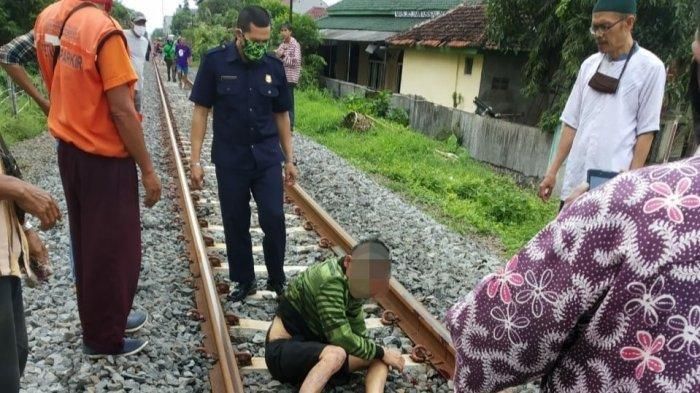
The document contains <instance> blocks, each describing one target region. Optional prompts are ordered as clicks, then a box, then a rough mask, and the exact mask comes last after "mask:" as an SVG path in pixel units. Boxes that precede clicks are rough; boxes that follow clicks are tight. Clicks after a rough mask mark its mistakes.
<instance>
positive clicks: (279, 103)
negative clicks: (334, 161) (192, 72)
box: [190, 44, 291, 170]
mask: <svg viewBox="0 0 700 393" xmlns="http://www.w3.org/2000/svg"><path fill="white" fill-rule="evenodd" d="M190 101H192V102H194V103H195V104H197V105H200V106H203V107H206V108H212V107H213V108H214V141H213V143H212V152H211V154H212V161H213V162H214V164H215V165H221V166H225V167H228V168H231V169H240V170H257V169H265V168H268V167H270V166H272V165H274V164H279V163H280V162H281V161H282V160H284V156H283V154H282V150H281V148H280V144H279V136H278V135H279V134H278V132H277V125H276V124H275V120H274V117H273V113H281V112H288V111H289V109H290V108H291V96H290V93H289V88H288V86H287V77H286V76H285V74H284V66H283V65H282V62H281V61H280V60H279V59H277V58H275V57H273V56H270V55H266V56H265V57H264V58H263V59H262V60H261V61H260V62H258V63H251V62H246V61H244V60H243V59H242V58H241V55H240V54H239V53H238V48H237V47H236V45H235V44H227V45H222V46H220V47H218V48H215V49H212V50H211V51H209V53H207V54H206V55H205V56H204V59H203V61H202V65H201V67H200V68H199V71H198V72H197V78H196V79H195V82H194V87H193V88H192V94H191V95H190Z"/></svg>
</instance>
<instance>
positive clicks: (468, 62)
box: [464, 57, 474, 75]
mask: <svg viewBox="0 0 700 393" xmlns="http://www.w3.org/2000/svg"><path fill="white" fill-rule="evenodd" d="M473 68H474V58H473V57H467V58H466V59H465V60H464V75H471V74H472V70H473Z"/></svg>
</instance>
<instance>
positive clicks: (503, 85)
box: [491, 77, 510, 90]
mask: <svg viewBox="0 0 700 393" xmlns="http://www.w3.org/2000/svg"><path fill="white" fill-rule="evenodd" d="M509 84H510V79H508V78H499V77H494V78H493V80H492V81H491V90H508V85H509Z"/></svg>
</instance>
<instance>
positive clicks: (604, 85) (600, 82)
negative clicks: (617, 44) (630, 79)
mask: <svg viewBox="0 0 700 393" xmlns="http://www.w3.org/2000/svg"><path fill="white" fill-rule="evenodd" d="M637 49H638V47H637V43H636V42H635V43H634V46H633V47H632V50H631V51H630V54H629V56H627V60H626V61H625V65H624V67H622V72H621V73H620V77H619V78H613V77H611V76H608V75H605V74H603V73H602V72H600V66H601V65H603V61H605V58H603V60H601V61H600V64H598V69H597V70H596V72H595V75H593V77H592V78H591V80H590V81H588V86H590V87H591V89H593V90H595V91H597V92H599V93H603V94H616V93H617V89H619V88H620V80H622V76H623V75H624V74H625V70H626V69H627V65H628V64H629V62H630V59H631V58H632V55H634V53H635V52H636V51H637Z"/></svg>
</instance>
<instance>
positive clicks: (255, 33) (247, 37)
mask: <svg viewBox="0 0 700 393" xmlns="http://www.w3.org/2000/svg"><path fill="white" fill-rule="evenodd" d="M271 33H272V29H271V28H270V26H267V27H258V26H255V25H254V24H252V23H251V24H250V29H249V31H246V32H244V31H243V30H241V29H236V38H238V39H239V40H241V41H251V42H255V43H258V44H264V43H266V42H268V41H270V34H271Z"/></svg>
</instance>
